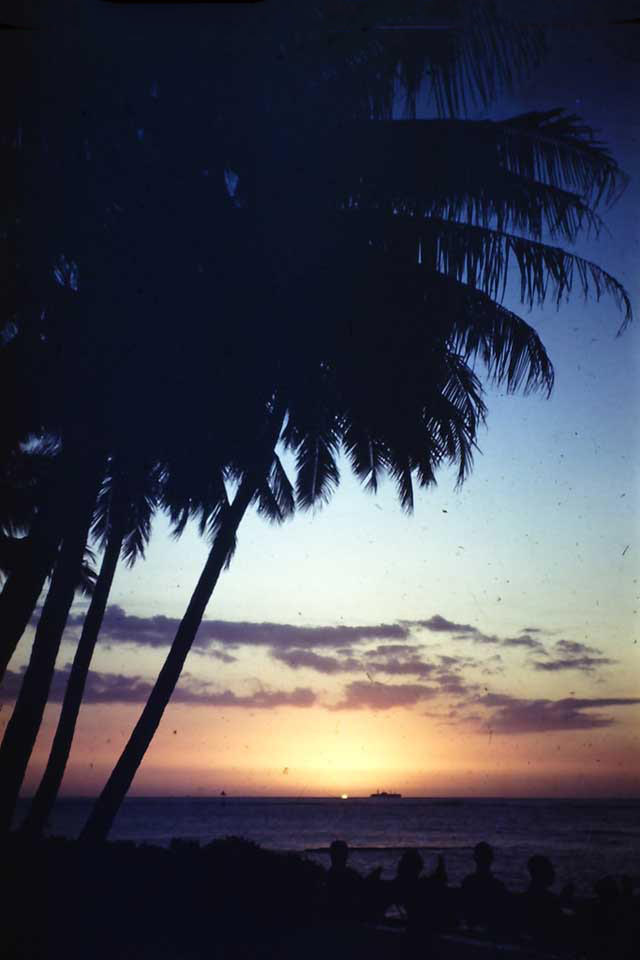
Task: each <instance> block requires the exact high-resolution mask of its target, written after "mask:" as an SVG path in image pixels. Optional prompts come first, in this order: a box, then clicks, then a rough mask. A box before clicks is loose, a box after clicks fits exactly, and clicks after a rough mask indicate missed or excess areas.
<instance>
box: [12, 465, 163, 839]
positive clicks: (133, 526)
mask: <svg viewBox="0 0 640 960" xmlns="http://www.w3.org/2000/svg"><path fill="white" fill-rule="evenodd" d="M160 484H161V469H160V467H159V465H153V466H152V467H151V469H149V467H148V466H147V465H146V464H145V463H144V461H143V462H142V463H140V462H135V461H134V462H132V460H131V458H127V459H125V458H122V457H120V458H118V459H116V458H112V460H111V462H110V464H109V469H108V475H107V477H106V478H105V481H104V483H103V485H102V489H101V491H100V494H99V497H98V502H97V507H96V515H95V518H94V522H93V535H94V537H96V538H97V539H98V541H99V542H100V543H101V544H102V547H103V549H104V554H103V559H102V565H101V567H100V573H99V576H98V579H97V581H96V584H95V589H94V592H93V597H92V600H91V603H90V605H89V608H88V610H87V614H86V617H85V620H84V624H83V627H82V632H81V634H80V640H79V641H78V646H77V649H76V653H75V656H74V659H73V663H72V666H71V671H70V674H69V679H68V681H67V688H66V691H65V695H64V699H63V702H62V709H61V712H60V717H59V719H58V725H57V727H56V732H55V735H54V738H53V743H52V745H51V750H50V753H49V759H48V761H47V765H46V767H45V771H44V773H43V775H42V778H41V781H40V784H39V786H38V789H37V791H36V793H35V795H34V797H33V800H32V802H31V806H30V808H29V812H28V814H27V816H26V818H25V821H24V823H23V825H22V828H21V829H22V832H23V833H24V834H28V835H30V836H39V835H41V834H42V832H43V831H44V829H45V826H46V824H47V821H48V819H49V816H50V814H51V810H52V809H53V805H54V803H55V800H56V797H57V795H58V791H59V789H60V784H61V783H62V778H63V776H64V771H65V768H66V765H67V761H68V758H69V753H70V750H71V744H72V741H73V736H74V732H75V727H76V721H77V718H78V713H79V711H80V704H81V702H82V697H83V694H84V688H85V685H86V680H87V675H88V673H89V667H90V665H91V658H92V656H93V651H94V649H95V645H96V642H97V639H98V635H99V633H100V628H101V625H102V620H103V617H104V612H105V609H106V605H107V600H108V598H109V593H110V591H111V586H112V583H113V578H114V575H115V571H116V567H117V564H118V560H119V558H120V555H121V554H122V555H123V558H124V560H125V562H126V563H127V564H128V565H129V566H132V565H133V564H134V563H135V561H136V560H137V559H138V558H141V557H144V551H145V547H146V545H147V544H148V542H149V537H150V535H151V522H152V518H153V514H154V512H155V509H156V506H157V503H158V499H159V490H160Z"/></svg>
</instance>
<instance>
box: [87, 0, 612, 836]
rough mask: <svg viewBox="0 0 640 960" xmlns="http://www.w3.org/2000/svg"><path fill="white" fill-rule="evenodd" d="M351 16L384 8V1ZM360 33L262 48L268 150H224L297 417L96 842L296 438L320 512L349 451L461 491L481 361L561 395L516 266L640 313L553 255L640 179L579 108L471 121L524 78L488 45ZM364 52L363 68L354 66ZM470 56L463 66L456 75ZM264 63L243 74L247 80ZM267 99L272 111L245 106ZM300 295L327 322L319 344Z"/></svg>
mask: <svg viewBox="0 0 640 960" xmlns="http://www.w3.org/2000/svg"><path fill="white" fill-rule="evenodd" d="M461 6H463V7H464V6H465V5H464V4H462V5H461ZM467 6H468V5H467ZM353 7H359V8H365V7H366V8H368V11H369V12H371V11H374V10H376V9H380V10H381V9H383V8H384V4H375V3H374V4H358V5H352V9H353ZM414 7H415V5H414ZM361 12H362V11H361V10H360V11H359V13H361ZM345 33H346V39H344V38H339V41H340V44H342V47H341V52H340V55H339V56H338V55H335V54H333V53H332V54H331V55H330V56H329V57H327V56H326V51H325V53H323V54H320V55H318V56H319V61H316V66H317V70H316V71H315V72H314V71H310V70H309V62H310V59H312V56H313V55H316V53H317V49H318V48H317V46H316V47H313V43H312V42H311V41H310V42H309V44H305V40H306V39H308V38H306V37H304V36H303V38H302V39H300V35H298V36H297V37H295V38H294V39H292V40H291V42H290V43H289V44H287V43H283V44H281V45H280V47H279V49H280V56H281V59H282V60H283V61H284V62H285V64H286V69H285V67H283V69H282V73H281V74H279V73H278V72H277V68H274V69H273V70H272V71H271V73H267V72H266V71H264V70H263V67H264V59H265V54H264V51H261V52H260V53H259V55H257V57H256V63H257V64H258V65H257V66H255V71H256V79H257V77H258V75H260V76H262V89H263V90H264V89H265V88H266V87H267V86H268V85H267V84H266V82H265V79H264V78H265V77H266V76H269V78H270V80H271V81H272V82H271V85H270V86H269V94H266V93H265V94H263V99H262V100H260V97H256V96H255V90H256V86H255V85H254V86H253V87H252V85H251V84H250V83H247V80H246V76H244V77H242V85H241V86H240V93H239V97H240V99H241V102H242V109H239V111H238V113H239V116H241V117H242V121H243V123H245V124H246V123H247V119H246V118H247V115H250V116H251V117H252V118H253V122H254V130H255V131H256V133H255V138H256V139H255V140H254V141H250V145H247V142H246V141H247V138H246V136H245V142H244V143H243V141H242V137H241V136H238V137H237V138H236V139H234V136H233V133H231V134H230V133H229V132H228V131H227V139H226V141H225V142H226V143H229V144H230V146H229V156H230V160H229V168H230V169H231V170H232V171H233V177H232V178H230V179H232V180H233V184H234V186H233V191H232V192H233V200H234V203H235V204H236V206H237V207H238V218H240V217H242V221H243V229H244V230H248V231H252V232H253V234H254V236H256V237H257V241H256V244H257V249H259V250H260V254H261V256H262V260H263V262H264V261H266V262H267V264H268V269H269V272H270V276H271V286H270V288H269V289H270V292H271V294H272V296H273V297H274V301H275V305H276V306H275V316H276V317H277V323H276V324H275V330H276V331H278V333H279V336H280V343H281V353H280V357H279V362H278V364H276V379H275V380H274V390H273V396H274V404H275V409H278V410H279V411H280V412H279V413H278V415H277V416H276V415H275V414H274V418H273V434H272V436H271V439H270V441H269V442H266V441H261V442H260V443H256V444H255V445H252V450H253V451H254V454H255V455H256V456H258V454H259V455H260V460H261V468H260V469H258V467H257V463H256V461H254V462H253V464H252V466H251V467H246V466H245V467H243V468H242V469H241V470H240V471H239V472H237V473H236V475H237V478H238V479H239V481H240V482H239V486H238V489H237V493H236V496H235V498H234V500H233V501H232V502H231V503H230V504H228V505H227V504H226V503H225V502H224V498H222V500H221V501H220V503H221V504H222V505H221V506H219V507H218V508H216V509H214V510H213V511H212V513H211V516H212V517H213V518H214V523H213V524H212V530H213V532H214V533H215V539H214V541H213V546H212V549H211V552H210V554H209V557H208V559H207V562H206V564H205V568H204V570H203V572H202V574H201V577H200V579H199V581H198V584H197V586H196V589H195V591H194V594H193V596H192V598H191V601H190V603H189V605H188V608H187V611H186V613H185V616H184V618H183V620H182V622H181V624H180V627H179V629H178V632H177V634H176V638H175V640H174V643H173V645H172V648H171V650H170V652H169V654H168V656H167V659H166V661H165V664H164V666H163V668H162V670H161V672H160V675H159V677H158V679H157V681H156V684H155V686H154V688H153V691H152V694H151V695H150V698H149V701H148V703H147V705H146V706H145V708H144V710H143V712H142V714H141V717H140V720H139V721H138V723H137V725H136V727H135V729H134V731H133V733H132V735H131V737H130V739H129V742H128V744H127V745H126V747H125V749H124V751H123V753H122V755H121V757H120V759H119V760H118V762H117V764H116V766H115V768H114V770H113V772H112V774H111V776H110V778H109V780H108V782H107V784H106V786H105V788H104V790H103V792H102V794H101V795H100V797H99V798H98V800H97V802H96V804H95V806H94V808H93V811H92V813H91V816H90V818H89V821H88V823H87V825H86V826H85V828H84V830H83V833H82V837H83V839H84V840H87V841H96V840H101V839H104V838H105V837H106V836H107V834H108V831H109V829H110V826H111V823H112V821H113V817H114V816H115V813H116V812H117V810H118V807H119V805H120V803H121V802H122V799H123V798H124V796H125V794H126V792H127V790H128V788H129V785H130V783H131V781H132V779H133V776H134V775H135V772H136V770H137V768H138V765H139V764H140V762H141V760H142V757H143V756H144V752H145V750H146V748H147V746H148V745H149V743H150V741H151V738H152V737H153V734H154V732H155V730H156V729H157V726H158V723H159V722H160V719H161V717H162V713H163V710H164V708H165V706H166V704H167V703H168V701H169V698H170V696H171V693H172V691H173V689H174V687H175V684H176V682H177V680H178V677H179V675H180V670H181V669H182V665H183V663H184V660H185V657H186V654H187V652H188V650H189V648H190V646H191V643H192V642H193V639H194V638H195V635H196V631H197V628H198V626H199V623H200V621H201V618H202V616H203V613H204V610H205V607H206V603H207V602H208V600H209V598H210V596H211V593H212V590H213V589H214V587H215V584H216V582H217V579H218V577H219V575H220V572H221V570H222V568H223V566H224V564H225V562H228V559H229V553H230V550H231V549H232V544H233V542H234V540H235V534H236V531H237V529H238V525H239V523H240V521H241V519H242V516H243V515H244V513H245V511H246V509H248V507H249V506H250V504H251V503H252V502H255V500H256V498H257V496H258V493H257V491H258V484H259V482H260V478H261V477H264V476H265V473H266V471H267V470H270V469H272V468H273V463H274V460H273V455H274V451H275V443H276V441H277V439H278V437H279V438H280V440H281V442H282V443H283V444H284V445H285V446H286V447H289V448H290V449H292V450H293V451H294V453H295V456H296V474H297V476H296V502H297V504H298V505H299V506H300V507H302V508H305V507H309V506H311V505H313V504H315V503H318V502H321V501H323V500H326V499H328V497H329V496H330V495H331V492H332V490H333V489H334V488H335V486H336V485H337V483H338V482H339V470H338V454H339V452H340V450H341V449H343V450H344V451H345V452H346V454H347V456H348V457H349V459H350V461H351V464H352V466H353V468H354V470H355V472H356V474H357V475H358V477H359V478H360V479H361V481H362V482H363V483H364V484H365V485H366V486H368V487H369V488H370V489H371V490H374V491H375V489H376V486H377V483H378V479H379V477H380V476H381V475H382V474H383V473H388V474H390V475H391V476H392V477H393V479H394V480H395V482H396V485H397V488H398V493H399V497H400V501H401V503H402V505H403V506H404V507H405V508H406V509H408V510H410V509H411V507H412V504H413V484H414V482H417V483H418V484H419V485H422V486H428V485H430V484H432V483H433V482H435V472H436V470H437V468H438V466H440V465H441V464H442V463H443V462H445V461H448V462H451V463H454V464H455V465H456V466H457V468H458V478H459V481H462V480H463V479H464V477H465V476H466V474H467V472H468V470H469V468H470V465H471V458H472V453H473V448H474V444H475V437H476V432H477V427H478V424H479V423H480V422H481V421H482V419H483V418H484V415H485V408H484V404H483V401H482V386H481V383H480V381H479V380H478V378H477V376H476V375H475V373H474V372H473V364H474V362H475V361H476V360H478V361H480V362H481V363H483V364H484V367H485V369H486V371H487V373H488V375H489V377H490V378H493V379H494V380H495V381H496V382H498V383H501V384H503V385H504V386H505V387H506V389H507V390H510V391H512V390H516V389H523V390H525V392H526V391H528V390H533V389H540V388H542V389H546V390H547V391H549V390H550V389H551V387H552V384H553V368H552V365H551V362H550V360H549V358H548V357H547V354H546V352H545V350H544V346H543V344H542V343H541V341H540V339H539V337H538V335H537V333H536V332H535V330H534V329H533V328H532V327H531V326H530V325H529V324H527V323H526V322H525V321H524V320H523V319H522V318H520V317H518V316H517V315H516V314H514V313H513V312H511V311H509V310H506V309H505V308H504V307H502V306H501V305H500V304H499V303H498V302H497V299H498V298H499V297H500V296H501V295H502V294H503V292H504V289H505V285H506V283H507V277H508V273H509V269H510V267H511V266H512V265H513V266H515V268H516V269H517V270H518V272H519V276H520V282H521V296H522V300H523V302H524V303H527V304H532V303H534V302H544V301H545V300H546V299H547V297H549V296H551V297H553V298H554V299H555V300H556V302H558V303H559V302H560V301H561V300H562V299H563V298H564V296H565V295H566V294H568V293H569V292H570V291H571V289H572V285H573V284H574V283H576V282H577V283H578V284H579V286H580V287H581V289H582V290H583V292H585V293H586V292H588V291H589V290H592V291H593V292H594V293H595V295H596V296H600V294H601V293H602V292H604V291H606V292H608V293H610V294H611V295H612V296H613V297H614V299H615V300H616V302H617V303H618V305H619V306H620V307H621V308H622V310H623V313H624V320H623V324H624V322H627V321H628V319H629V318H630V309H629V302H628V299H627V297H626V294H625V292H624V290H623V289H622V288H621V286H620V285H619V284H618V283H617V282H616V281H615V279H614V278H612V277H610V276H609V275H608V274H607V273H606V272H605V271H603V270H601V269H600V268H599V267H598V266H597V265H595V264H592V263H589V262H587V261H585V260H583V259H580V258H578V257H576V256H574V255H573V254H571V253H569V252H567V251H565V250H563V249H562V248H560V247H558V246H555V245H552V244H550V243H549V240H552V241H553V240H555V239H560V240H564V241H568V242H573V241H574V240H575V238H576V237H577V235H578V233H579V232H580V231H581V230H584V229H585V228H592V229H597V228H598V226H599V221H598V218H597V214H596V211H595V207H596V206H597V205H598V203H600V202H601V201H603V200H606V199H609V200H610V199H612V198H613V197H614V196H615V195H616V193H617V192H618V191H619V190H620V189H621V187H622V186H623V177H622V175H621V173H620V171H619V169H618V168H617V166H616V164H615V162H614V161H613V159H612V158H611V157H610V156H609V154H608V152H607V151H606V149H605V148H604V147H603V145H602V144H600V143H598V142H597V140H596V139H595V137H594V135H593V133H592V131H590V130H589V129H588V128H587V127H586V126H584V125H583V124H581V123H580V121H578V119H577V118H574V117H570V116H566V115H565V114H564V113H563V112H562V111H552V112H550V113H546V114H529V115H526V116H522V117H515V118H512V119H511V120H508V121H505V122H502V123H491V122H487V121H485V122H470V121H461V120H459V119H456V118H455V115H456V114H457V113H458V112H459V111H460V108H461V107H462V106H463V100H464V95H465V92H467V93H468V92H469V89H470V87H471V86H473V85H474V83H475V87H476V90H478V89H479V90H480V91H481V92H483V93H486V94H488V96H489V97H490V96H491V95H492V94H494V93H495V91H496V87H497V86H499V85H500V82H501V80H500V76H501V77H502V79H504V73H503V74H500V70H499V69H497V68H495V64H493V66H494V70H493V71H492V70H491V69H488V70H483V69H482V65H483V64H484V63H485V61H484V60H483V58H482V57H479V56H477V51H476V62H477V63H478V64H479V65H480V66H479V72H478V73H477V74H476V75H473V70H472V68H471V67H470V63H471V60H470V59H469V58H470V57H471V54H470V53H469V51H470V50H471V49H472V46H473V44H472V43H471V44H469V45H467V46H466V47H465V46H464V44H463V45H462V49H465V50H466V51H467V55H468V57H467V59H466V60H465V59H464V57H463V58H462V62H463V64H464V65H465V66H462V67H461V66H460V58H461V56H462V55H461V54H460V46H458V47H456V44H455V37H454V33H455V31H451V30H449V31H446V30H445V31H443V33H442V35H441V36H440V37H438V38H435V34H434V38H429V42H428V43H427V44H426V46H425V44H424V43H422V45H421V41H422V37H421V38H420V39H418V38H417V37H416V38H415V40H414V39H412V42H411V48H410V49H409V51H408V52H407V48H406V46H405V45H397V44H392V45H391V47H390V46H389V44H385V43H384V42H382V41H381V40H380V38H379V37H375V38H374V39H373V40H371V39H369V38H367V40H366V41H361V40H360V39H359V38H358V39H354V36H353V30H347V31H345ZM447 33H448V37H446V36H445V34H447ZM443 38H444V39H443ZM261 41H262V42H263V41H264V35H261ZM338 46H339V45H338V44H336V47H334V48H333V49H334V50H335V49H337V48H338ZM228 49H233V48H232V47H231V48H228ZM345 49H349V50H350V51H351V54H353V56H351V57H346V56H345ZM517 49H518V50H520V52H522V51H524V52H523V54H522V55H523V57H524V56H525V54H526V51H527V49H528V48H527V45H526V43H525V44H524V45H523V47H522V48H517ZM310 51H311V52H310ZM354 51H355V52H354ZM230 56H232V54H230ZM496 60H497V61H500V57H497V58H496ZM452 62H453V63H455V64H456V67H458V68H460V69H455V68H454V69H451V66H452ZM318 63H319V65H318ZM345 64H346V65H345ZM363 64H364V66H363ZM399 65H401V66H402V71H403V74H402V75H403V79H404V85H405V91H406V94H407V100H408V104H409V106H408V114H409V116H411V115H412V114H414V113H415V103H416V95H417V92H418V90H419V88H420V86H421V84H422V80H423V78H424V74H425V69H426V68H427V65H431V67H430V68H432V69H431V75H430V81H431V85H432V87H433V88H434V94H435V97H436V100H437V101H438V104H439V106H440V108H441V113H442V114H443V115H444V116H443V117H442V118H441V119H438V120H434V121H419V120H414V119H408V120H405V121H402V122H398V121H392V120H391V119H390V118H391V115H392V113H393V102H394V95H395V93H396V81H397V78H398V68H399ZM227 66H229V65H228V64H227ZM247 66H248V65H247V63H246V62H245V61H242V62H241V66H238V67H237V70H238V71H239V72H240V71H246V69H247ZM502 66H503V67H504V61H503V62H502ZM250 70H251V68H250V67H249V71H250ZM469 70H471V73H469V72H468V71H469ZM504 70H505V71H506V72H508V70H507V68H506V67H505V68H504ZM261 71H262V72H261ZM465 71H467V72H465ZM461 75H463V79H462V80H461V79H460V77H461ZM456 78H457V80H456ZM323 81H326V83H324V85H323ZM336 89H339V90H340V94H341V96H340V98H339V99H338V100H337V101H336V102H337V103H338V107H337V109H335V110H333V109H332V108H331V109H330V108H329V96H328V94H327V91H331V92H332V93H335V91H336ZM248 90H251V91H252V95H253V103H252V104H250V103H248V100H243V99H242V96H243V92H244V91H248ZM292 91H294V92H295V94H296V95H294V93H292ZM256 101H259V103H260V106H259V107H258V108H256V106H255V103H256ZM296 103H299V104H304V107H303V108H302V109H300V110H298V111H297V112H296V111H295V109H292V107H291V104H296ZM321 107H322V108H323V111H321V110H320V108H321ZM260 110H262V111H263V113H262V115H260ZM447 114H448V115H449V116H448V117H447V116H446V115H447ZM319 116H320V117H321V118H322V122H319V120H318V117H319ZM256 142H258V143H259V144H260V149H259V150H256ZM252 154H253V155H257V156H259V157H260V163H259V165H256V164H254V163H253V162H252V156H251V155H252ZM470 157H472V158H473V162H472V163H470V162H469V158H470ZM476 158H477V159H476ZM301 304H303V305H304V307H303V310H304V313H303V317H304V323H305V325H306V327H307V329H308V331H309V333H308V335H307V336H302V337H301V336H300V333H299V330H300V322H301V317H300V305H301ZM274 335H275V333H274ZM263 443H264V445H263ZM244 455H245V456H246V452H245V453H244ZM262 458H264V459H262ZM239 463H242V457H241V456H240V457H239ZM269 464H271V467H270V466H269ZM222 472H223V473H224V471H222ZM206 516H207V515H206V512H205V513H204V514H203V525H204V527H205V528H206V526H207V524H208V520H207V519H206Z"/></svg>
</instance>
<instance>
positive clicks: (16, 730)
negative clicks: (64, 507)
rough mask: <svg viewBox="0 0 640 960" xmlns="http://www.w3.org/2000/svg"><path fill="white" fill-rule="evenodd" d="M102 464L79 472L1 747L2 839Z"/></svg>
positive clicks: (36, 724) (42, 702)
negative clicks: (78, 485)
mask: <svg viewBox="0 0 640 960" xmlns="http://www.w3.org/2000/svg"><path fill="white" fill-rule="evenodd" d="M103 466H104V465H103V464H102V463H100V467H99V468H97V469H96V466H95V465H92V466H91V467H90V469H89V472H88V473H87V472H85V471H83V475H84V481H85V482H84V484H83V485H82V487H81V488H80V489H79V490H77V491H76V496H75V498H74V510H73V517H67V524H68V527H67V531H66V534H65V537H64V540H63V544H62V548H61V550H60V554H59V557H58V561H57V563H56V566H55V570H54V573H53V577H52V579H51V585H50V587H49V591H48V593H47V599H46V600H45V603H44V607H43V608H42V614H41V616H40V621H39V623H38V627H37V630H36V635H35V639H34V641H33V649H32V651H31V658H30V660H29V666H28V667H27V670H26V673H25V675H24V680H23V681H22V688H21V690H20V695H19V696H18V699H17V701H16V705H15V707H14V709H13V713H12V715H11V719H10V720H9V723H8V724H7V729H6V731H5V735H4V739H3V741H2V746H1V747H0V781H1V782H2V791H1V793H0V835H1V834H3V833H6V832H7V831H8V830H10V828H11V822H12V820H13V815H14V812H15V807H16V802H17V800H18V794H19V792H20V787H21V786H22V781H23V779H24V775H25V771H26V769H27V764H28V763H29V758H30V756H31V752H32V750H33V746H34V744H35V741H36V737H37V736H38V731H39V729H40V724H41V722H42V715H43V713H44V708H45V706H46V703H47V697H48V696H49V688H50V686H51V680H52V678H53V671H54V667H55V662H56V657H57V655H58V650H59V648H60V641H61V639H62V633H63V631H64V628H65V625H66V622H67V617H68V615H69V608H70V607H71V603H72V601H73V596H74V593H75V591H76V587H77V585H78V579H79V576H80V570H81V567H82V560H83V557H84V548H85V546H86V542H87V537H88V534H89V527H90V525H91V520H92V517H93V510H94V506H95V502H96V498H97V495H98V489H99V485H100V482H101V480H102V474H103Z"/></svg>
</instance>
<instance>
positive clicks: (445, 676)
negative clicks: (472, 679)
mask: <svg viewBox="0 0 640 960" xmlns="http://www.w3.org/2000/svg"><path fill="white" fill-rule="evenodd" d="M437 681H438V685H439V687H440V690H441V692H442V693H449V694H453V695H455V696H468V695H469V694H470V693H471V692H472V691H473V690H474V689H476V685H475V684H468V683H465V681H464V680H463V679H462V677H461V676H460V674H459V673H451V672H450V671H447V670H443V671H441V672H440V673H439V674H438V677H437Z"/></svg>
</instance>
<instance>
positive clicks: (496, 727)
mask: <svg viewBox="0 0 640 960" xmlns="http://www.w3.org/2000/svg"><path fill="white" fill-rule="evenodd" d="M474 702H475V703H478V704H481V705H482V706H485V707H490V708H497V709H496V710H495V712H494V713H493V714H492V715H491V716H490V718H489V720H488V723H487V725H488V726H489V727H490V729H491V730H493V731H494V732H495V733H504V734H515V733H548V732H551V731H561V730H593V729H596V728H599V727H609V726H611V725H612V724H613V723H614V722H615V721H614V718H613V717H611V716H607V715H604V714H602V713H585V712H584V711H591V710H601V709H606V708H607V707H628V706H633V705H636V704H640V698H638V699H636V698H625V697H618V698H616V697H614V698H610V699H604V698H600V699H597V698H594V699H584V700H579V699H576V698H574V697H568V698H566V699H564V700H524V699H519V698H517V697H511V696H509V695H507V694H494V693H489V694H487V695H486V696H483V697H478V698H477V699H476V700H475V701H474Z"/></svg>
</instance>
